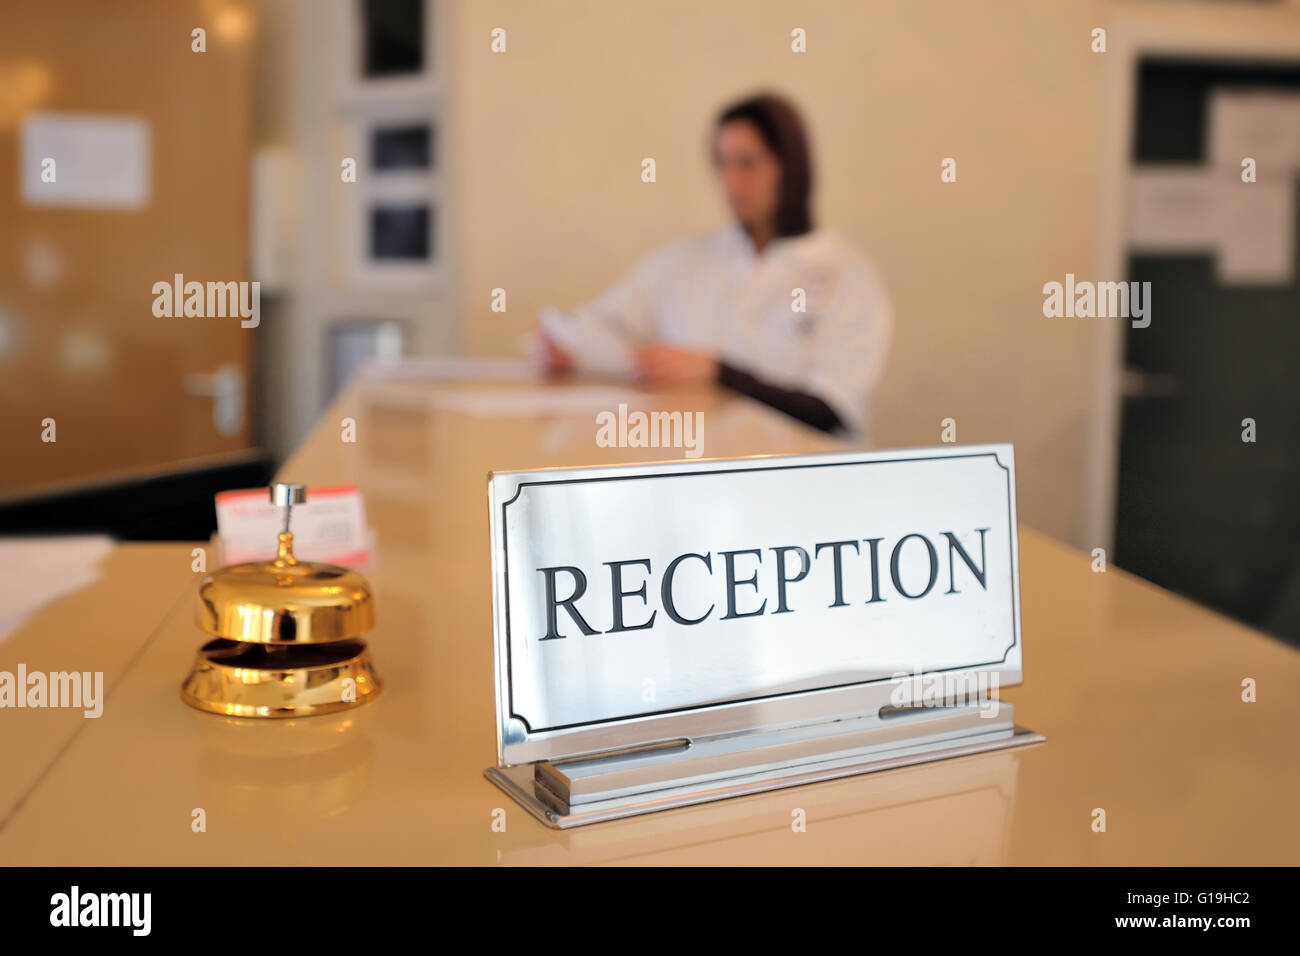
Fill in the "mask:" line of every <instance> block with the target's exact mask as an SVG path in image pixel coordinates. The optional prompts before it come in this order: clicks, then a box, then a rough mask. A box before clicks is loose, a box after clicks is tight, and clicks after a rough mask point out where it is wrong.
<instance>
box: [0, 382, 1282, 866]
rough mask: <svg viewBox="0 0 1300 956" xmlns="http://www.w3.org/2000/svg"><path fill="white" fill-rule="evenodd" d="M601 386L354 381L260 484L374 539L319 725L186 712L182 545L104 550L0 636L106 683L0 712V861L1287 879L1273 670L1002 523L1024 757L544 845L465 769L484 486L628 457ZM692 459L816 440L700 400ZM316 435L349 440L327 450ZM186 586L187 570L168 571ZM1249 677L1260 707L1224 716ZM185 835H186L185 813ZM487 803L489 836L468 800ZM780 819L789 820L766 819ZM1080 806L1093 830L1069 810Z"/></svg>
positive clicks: (472, 710) (1159, 595) (185, 561)
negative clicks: (371, 697)
mask: <svg viewBox="0 0 1300 956" xmlns="http://www.w3.org/2000/svg"><path fill="white" fill-rule="evenodd" d="M611 399H612V400H614V401H617V400H619V396H618V393H616V392H614V391H612V390H611V388H610V387H609V386H603V385H582V384H578V385H572V386H551V387H541V386H538V385H534V384H515V385H489V384H474V383H460V384H455V383H443V384H434V383H430V382H418V381H410V382H396V383H363V384H358V385H356V386H354V387H353V388H351V389H350V390H349V391H348V392H347V393H346V394H345V395H344V396H343V397H342V398H341V399H340V400H339V401H337V402H335V403H334V405H333V406H332V407H331V408H330V409H329V411H328V412H327V414H326V415H325V416H324V417H323V419H322V420H321V422H320V423H319V424H318V426H317V428H316V429H315V431H314V432H313V434H312V436H311V437H310V439H309V440H308V441H307V442H306V443H305V444H304V446H303V447H302V448H301V449H300V450H299V452H298V453H297V454H296V455H294V457H293V458H292V459H291V460H290V461H289V462H288V463H287V464H286V466H285V468H284V469H283V470H282V476H283V477H284V478H286V479H288V480H298V481H309V482H310V483H312V484H316V485H322V484H329V485H333V484H357V485H359V486H360V487H361V489H362V490H363V492H364V494H365V501H366V508H367V514H368V518H369V521H370V523H371V524H372V525H373V526H374V529H375V531H376V534H377V540H378V546H377V560H376V563H375V567H374V569H373V570H372V571H370V572H369V576H370V578H371V580H372V582H373V584H374V586H375V590H376V594H377V602H378V603H377V608H378V624H377V627H376V629H375V630H374V632H373V633H372V635H371V640H370V644H371V647H372V649H373V652H374V655H375V660H376V664H377V667H378V669H379V673H380V675H381V676H382V677H383V678H384V680H385V681H386V684H387V687H386V690H385V693H384V695H383V696H382V697H380V698H379V699H378V700H377V701H376V702H375V703H374V704H372V705H369V706H367V707H363V708H358V709H357V710H355V711H351V712H349V713H345V714H338V715H331V716H325V717H313V718H307V719H303V720H294V721H273V722H272V721H268V722H258V721H239V720H234V719H228V718H223V717H217V716H211V715H206V714H201V713H198V712H196V711H193V710H190V709H189V708H187V707H185V706H184V705H183V704H182V703H181V701H180V698H179V693H178V691H179V685H180V682H181V680H182V678H183V677H184V676H185V674H186V673H187V672H188V669H189V666H190V663H191V660H192V658H193V655H194V652H195V651H196V650H197V648H198V647H199V646H200V644H201V643H203V635H202V634H200V632H199V631H198V630H197V629H196V627H195V626H194V624H193V623H192V618H193V609H192V605H191V603H190V601H189V600H187V597H188V596H189V592H190V590H191V589H192V585H193V583H196V578H197V576H196V575H195V574H193V572H191V571H190V570H189V555H190V546H189V545H179V544H178V545H151V546H141V545H123V546H120V547H119V548H118V549H117V551H116V552H115V553H114V554H113V555H112V556H111V557H110V560H109V561H107V562H106V563H105V567H104V576H103V577H102V578H101V580H100V581H99V582H97V583H96V584H95V585H94V586H92V587H91V588H87V589H86V590H85V591H82V592H80V593H78V594H75V595H72V596H71V597H68V598H66V599H64V600H62V601H60V602H58V603H56V604H55V605H53V606H51V607H49V608H47V609H45V610H44V611H42V612H41V613H39V614H38V615H36V616H35V617H34V618H33V619H32V620H30V621H28V622H27V624H26V625H24V626H23V627H22V628H21V629H20V630H19V631H18V632H17V633H16V634H14V635H11V636H10V637H9V638H8V639H6V640H4V641H3V642H0V669H8V670H13V669H14V668H15V666H16V664H17V663H18V662H19V661H22V662H25V663H26V664H27V665H28V667H29V668H33V669H36V668H40V669H78V670H86V669H98V670H104V671H105V686H106V687H107V688H108V697H107V701H106V703H105V706H104V713H103V716H102V717H101V718H99V719H97V720H86V719H83V718H82V717H81V715H80V713H79V712H69V711H58V710H45V711H32V710H27V711H0V754H2V755H3V758H2V759H3V761H4V769H5V773H4V774H3V777H2V778H0V861H2V862H5V863H19V864H22V863H25V864H53V865H60V864H87V865H92V864H180V865H185V864H220V865H235V864H259V863H276V864H313V863H319V864H431V863H465V864H492V863H505V864H532V863H652V864H677V863H699V864H705V863H723V864H770V863H791V864H796V863H798V864H808V863H830V864H972V863H974V864H1067V863H1084V864H1289V863H1293V862H1294V861H1295V860H1296V859H1297V858H1298V857H1300V824H1298V823H1297V822H1296V819H1295V813H1294V808H1295V801H1296V797H1297V794H1300V759H1297V758H1298V757H1300V743H1297V738H1296V728H1297V727H1300V695H1298V694H1297V693H1296V692H1295V688H1296V686H1298V685H1300V653H1297V652H1296V651H1294V650H1292V649H1290V648H1288V647H1286V646H1285V645H1283V644H1281V643H1279V642H1277V641H1274V640H1271V639H1270V638H1267V637H1265V636H1263V635H1261V634H1259V633H1257V632H1254V631H1252V630H1250V629H1249V628H1246V627H1243V626H1240V625H1237V624H1234V623H1232V622H1230V621H1228V620H1225V619H1224V618H1222V617H1219V616H1217V615H1215V614H1213V613H1211V612H1209V611H1206V610H1204V609H1202V608H1200V607H1198V606H1196V605H1193V604H1191V603H1190V602H1187V601H1184V600H1182V599H1180V598H1177V597H1174V596H1173V595H1171V594H1169V593H1167V592H1165V591H1163V590H1161V589H1159V588H1157V587H1155V586H1153V585H1150V584H1147V583H1145V582H1143V581H1141V580H1139V579H1136V578H1133V577H1131V576H1129V575H1127V574H1125V573H1124V572H1122V571H1120V570H1116V569H1113V568H1112V569H1111V570H1109V571H1107V572H1105V573H1103V574H1096V573H1093V571H1092V570H1091V558H1090V557H1089V556H1088V555H1085V554H1082V553H1080V552H1077V551H1074V550H1072V549H1070V548H1067V547H1065V546H1063V545H1061V544H1058V543H1056V542H1053V541H1051V540H1048V539H1046V538H1044V537H1043V536H1041V535H1039V534H1036V533H1035V532H1033V531H1031V530H1029V529H1027V528H1023V527H1022V528H1021V532H1020V549H1021V551H1020V553H1021V595H1022V598H1021V599H1022V614H1023V632H1024V641H1025V658H1024V660H1025V683H1024V685H1023V686H1020V687H1015V688H1010V689H1004V690H1003V696H1005V697H1006V698H1007V699H1009V700H1011V701H1013V702H1014V704H1015V706H1016V716H1017V720H1018V721H1019V722H1020V723H1022V724H1024V725H1025V726H1027V727H1030V728H1032V729H1033V730H1036V731H1039V732H1041V733H1044V734H1046V735H1047V738H1048V740H1047V743H1046V744H1042V745H1038V746H1034V747H1029V748H1024V749H1018V750H1010V751H1002V752H996V753H990V754H982V755H978V756H973V757H965V758H959V759H955V760H948V761H943V762H939V763H933V764H926V765H921V766H916V767H910V768H905V769H900V770H894V771H886V772H882V773H876V774H869V775H866V776H860V777H852V778H847V779H843V780H838V781H833V782H829V783H823V784H816V785H812V786H806V787H799V788H791V789H786V790H778V791H774V792H771V793H765V794H760V795H755V796H750V797H743V798H739V799H735V800H727V801H722V802H719V803H714V804H708V805H704V806H698V807H692V808H687V809H682V810H673V811H667V812H664V813H658V814H651V815H649V816H644V817H638V818H633V819H628V820H621V821H616V822H611V823H604V824H598V825H595V826H591V827H586V828H580V829H578V830H572V831H565V832H559V831H553V830H549V829H547V828H545V827H544V826H542V825H541V824H540V823H538V822H537V821H535V820H534V819H532V818H531V817H530V816H529V815H528V814H527V813H526V812H525V811H524V810H523V809H522V808H520V807H518V806H516V805H515V804H514V803H513V802H512V801H510V800H509V798H507V797H506V796H505V795H504V794H503V793H501V792H500V791H499V790H497V789H496V788H495V787H494V786H492V784H490V783H489V782H488V781H487V780H485V779H484V778H483V776H482V771H483V769H484V768H485V767H487V766H488V765H490V764H491V763H493V761H494V759H495V737H494V733H495V731H494V718H493V679H492V627H491V603H490V599H489V591H490V573H489V558H488V535H487V506H486V494H485V491H486V475H487V472H488V471H489V470H493V469H508V468H528V467H536V466H546V465H575V466H576V465H587V464H604V463H614V462H629V461H651V460H656V459H662V458H666V457H674V456H680V455H681V452H680V450H672V449H668V450H660V449H620V448H600V447H598V446H597V445H596V443H595V440H594V438H595V431H596V426H595V414H596V412H597V411H600V410H602V409H606V408H610V407H611ZM622 400H627V401H629V404H630V405H632V407H633V408H635V407H638V404H637V403H638V402H641V403H642V404H641V405H640V407H644V408H659V409H671V408H674V407H682V408H685V407H688V406H689V407H691V408H696V409H699V408H703V409H704V410H705V412H706V414H705V423H706V428H705V433H704V452H705V454H706V455H707V456H709V457H729V456H734V455H747V454H766V453H775V454H790V453H802V452H815V451H822V450H826V449H828V448H832V447H836V446H834V444H833V443H832V442H831V441H830V440H829V439H827V438H826V437H825V436H823V435H821V434H819V433H816V432H813V431H811V430H808V429H805V428H803V427H802V426H799V425H797V424H795V423H792V422H790V421H789V420H787V419H785V418H783V417H782V416H779V415H777V414H775V413H773V412H770V411H769V410H767V409H765V408H763V407H761V406H758V405H755V404H753V403H751V402H749V401H747V400H745V399H741V398H735V397H729V396H725V395H722V394H720V393H712V392H709V393H694V394H681V393H665V394H661V395H658V396H646V395H642V396H640V397H639V398H638V397H637V395H635V394H632V395H631V396H630V397H629V396H626V395H625V396H622ZM344 418H351V419H354V420H355V422H356V437H357V440H356V442H355V443H349V442H345V441H343V440H342V437H341V436H342V431H343V423H342V420H343V419H344ZM187 582H188V583H187ZM1247 677H1250V678H1254V679H1255V681H1256V682H1257V684H1258V702H1257V703H1249V704H1248V703H1244V702H1243V701H1242V699H1241V693H1242V680H1243V679H1244V678H1247ZM196 808H202V809H203V810H204V811H205V814H206V832H202V833H195V832H193V831H192V829H191V820H192V819H193V816H192V814H193V811H194V810H195V809H196ZM497 808H501V809H504V810H505V814H506V830H505V832H497V831H496V830H494V828H493V826H492V824H493V812H494V810H496V809H497ZM795 808H802V809H803V810H805V811H806V813H807V821H808V823H807V832H804V833H796V832H792V829H791V826H790V821H791V812H792V810H793V809H795ZM1094 808H1102V809H1104V810H1105V811H1106V815H1107V829H1106V832H1105V833H1096V832H1094V831H1093V829H1092V822H1093V816H1092V814H1093V810H1094Z"/></svg>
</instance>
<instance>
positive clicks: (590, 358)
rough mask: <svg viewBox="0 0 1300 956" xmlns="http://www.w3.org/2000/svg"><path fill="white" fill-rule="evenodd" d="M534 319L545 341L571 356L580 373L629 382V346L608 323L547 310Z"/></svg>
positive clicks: (630, 350) (631, 369)
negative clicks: (539, 325)
mask: <svg viewBox="0 0 1300 956" xmlns="http://www.w3.org/2000/svg"><path fill="white" fill-rule="evenodd" d="M538 319H539V321H540V322H541V326H542V332H543V333H544V334H545V335H546V337H547V338H548V339H550V340H551V341H552V342H554V343H555V344H556V345H558V346H559V347H560V348H562V349H564V350H565V351H566V352H569V353H570V354H572V355H573V356H574V358H576V359H577V361H578V364H579V365H580V366H582V368H583V369H585V370H587V371H591V372H598V373H600V374H603V375H613V376H616V377H618V378H624V379H630V378H632V372H633V364H632V343H631V342H629V341H628V340H627V339H626V338H625V337H624V336H623V335H622V334H621V333H619V331H618V330H616V329H614V328H612V327H611V326H610V325H609V324H608V323H604V322H599V321H596V320H593V319H590V318H587V317H585V316H582V315H574V314H572V313H566V312H561V311H560V310H559V309H556V308H554V307H551V306H547V307H546V308H544V309H542V310H541V312H540V313H539V314H538Z"/></svg>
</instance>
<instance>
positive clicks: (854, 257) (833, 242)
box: [792, 228, 880, 286]
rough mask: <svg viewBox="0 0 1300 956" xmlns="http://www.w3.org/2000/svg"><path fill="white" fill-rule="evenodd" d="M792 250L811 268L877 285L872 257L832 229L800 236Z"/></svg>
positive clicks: (876, 273) (878, 280)
mask: <svg viewBox="0 0 1300 956" xmlns="http://www.w3.org/2000/svg"><path fill="white" fill-rule="evenodd" d="M792 251H793V252H794V254H795V255H796V256H797V257H798V258H799V259H800V260H801V261H802V262H803V263H805V264H806V265H808V266H810V267H813V268H818V269H830V270H832V271H834V272H835V273H837V274H839V275H843V276H847V277H851V278H852V279H855V280H857V281H859V282H862V283H866V284H868V285H871V286H879V284H880V278H879V273H878V272H877V269H876V265H875V262H874V261H873V260H872V259H871V257H870V256H868V255H867V254H866V253H864V252H862V250H861V249H859V248H858V247H857V246H856V245H854V244H853V243H852V242H850V241H849V240H847V239H845V238H844V237H843V236H842V235H840V234H839V233H837V232H834V231H833V230H830V229H824V228H819V229H815V230H813V231H812V232H810V233H807V234H805V235H804V236H801V237H799V240H798V242H797V244H796V245H795V247H794V249H793V250H792Z"/></svg>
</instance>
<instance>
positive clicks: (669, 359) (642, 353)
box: [634, 342, 718, 385]
mask: <svg viewBox="0 0 1300 956" xmlns="http://www.w3.org/2000/svg"><path fill="white" fill-rule="evenodd" d="M634 365H635V368H636V376H637V378H638V379H640V380H641V381H643V382H651V383H654V384H661V385H704V384H708V383H711V382H715V381H717V378H718V360H717V359H716V358H715V357H714V356H713V355H712V353H710V352H705V351H703V350H700V349H684V348H680V347H678V346H676V345H665V344H663V343H662V342H656V343H655V344H653V345H643V346H642V347H641V348H639V349H637V350H636V354H635V356H634Z"/></svg>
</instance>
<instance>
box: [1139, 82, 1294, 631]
mask: <svg viewBox="0 0 1300 956" xmlns="http://www.w3.org/2000/svg"><path fill="white" fill-rule="evenodd" d="M1222 87H1235V88H1250V89H1263V90H1292V91H1295V90H1300V64H1262V63H1259V62H1222V61H1204V60H1199V61H1198V60H1168V59H1159V60H1149V61H1144V62H1143V63H1142V64H1141V67H1140V70H1139V84H1138V97H1139V99H1138V108H1137V111H1136V116H1137V124H1136V130H1135V135H1134V143H1135V149H1134V162H1136V163H1138V164H1143V163H1162V164H1168V163H1187V164H1189V165H1192V166H1201V165H1203V164H1205V162H1206V144H1207V137H1208V133H1209V129H1208V100H1209V94H1210V93H1211V91H1212V90H1214V89H1216V88H1222ZM1243 188H1249V187H1248V186H1247V187H1243ZM1293 216H1294V217H1295V221H1296V222H1300V208H1298V209H1296V210H1293ZM1294 228H1295V227H1294V226H1293V229H1294ZM1296 248H1298V249H1300V243H1297V244H1296ZM1128 268H1129V278H1130V280H1133V281H1149V282H1151V283H1152V286H1151V288H1152V295H1153V310H1152V322H1151V325H1150V326H1149V327H1148V328H1145V329H1134V328H1132V327H1131V326H1126V331H1125V336H1126V341H1125V360H1126V366H1127V370H1128V371H1129V372H1130V373H1135V374H1130V375H1128V376H1126V377H1127V378H1128V379H1129V380H1130V381H1133V382H1138V383H1147V384H1148V386H1149V387H1148V388H1146V389H1145V390H1142V389H1134V390H1133V391H1134V392H1137V394H1131V395H1127V396H1126V397H1125V400H1124V405H1123V412H1122V425H1121V427H1122V433H1121V442H1120V472H1119V491H1118V501H1117V513H1116V536H1115V537H1116V541H1115V554H1114V560H1115V561H1116V563H1117V564H1119V565H1120V566H1121V567H1123V568H1126V569H1128V570H1130V571H1133V572H1135V573H1137V574H1140V575H1141V576H1143V577H1145V578H1148V579H1149V580H1151V581H1154V582H1156V583H1157V584H1160V585H1163V586H1164V587H1167V588H1169V589H1171V590H1173V591H1176V592H1178V593H1180V594H1184V595H1186V596H1188V597H1191V598H1193V599H1195V600H1197V601H1200V602H1202V603H1204V604H1207V605H1209V606H1210V607H1212V608H1215V609H1217V610H1220V611H1222V612H1224V613H1226V614H1228V615H1230V616H1232V617H1235V618H1237V619H1239V620H1242V621H1245V622H1247V623H1250V624H1253V625H1255V626H1257V627H1261V628H1263V629H1265V630H1268V631H1270V632H1271V633H1274V634H1276V635H1278V636H1281V637H1284V638H1286V639H1287V640H1289V641H1291V642H1292V643H1296V644H1300V368H1297V361H1298V360H1300V285H1298V284H1296V283H1295V282H1292V284H1290V285H1285V286H1241V287H1229V286H1224V285H1221V284H1220V283H1219V282H1218V280H1217V279H1216V276H1215V268H1214V260H1213V258H1212V257H1210V256H1208V255H1206V256H1148V255H1141V256H1139V255H1133V256H1130V258H1129V262H1128ZM1247 418H1250V419H1254V420H1255V422H1256V428H1257V434H1256V438H1257V440H1256V441H1255V442H1253V443H1247V442H1243V440H1242V432H1243V426H1242V420H1243V419H1247Z"/></svg>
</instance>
